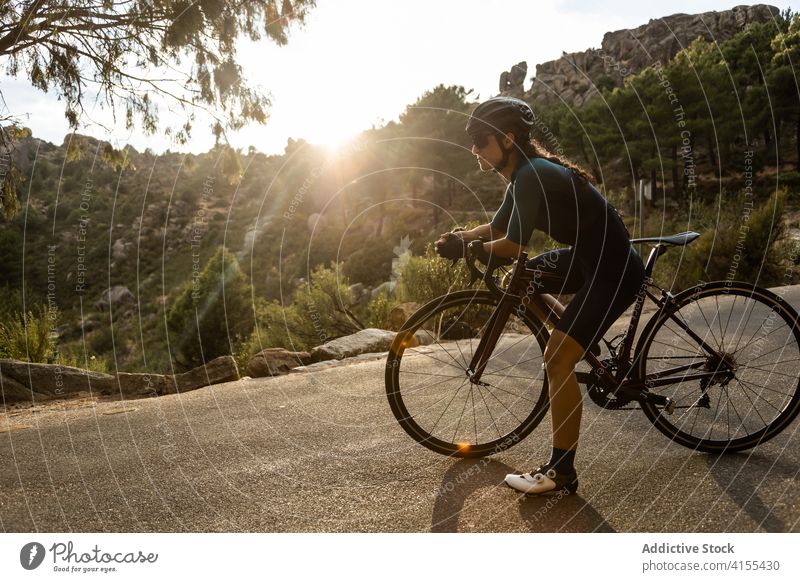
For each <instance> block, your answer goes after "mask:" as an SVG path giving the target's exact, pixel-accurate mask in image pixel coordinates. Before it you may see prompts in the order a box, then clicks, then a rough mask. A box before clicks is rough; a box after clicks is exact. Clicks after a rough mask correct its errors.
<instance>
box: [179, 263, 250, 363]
mask: <svg viewBox="0 0 800 582" xmlns="http://www.w3.org/2000/svg"><path fill="white" fill-rule="evenodd" d="M251 299H252V286H251V285H250V283H249V282H248V280H247V277H246V276H245V275H244V273H242V270H241V269H240V268H239V263H238V261H237V260H236V257H234V256H233V255H232V254H231V253H230V252H229V251H228V250H226V249H225V248H224V247H220V248H219V249H217V252H216V253H214V255H213V256H212V257H211V259H209V261H208V263H207V264H206V266H205V268H204V269H203V271H202V272H201V273H199V274H198V275H197V276H196V277H195V278H194V279H193V280H191V281H187V282H186V283H185V284H184V286H183V289H182V290H181V292H180V293H179V295H178V296H177V298H176V299H175V302H174V303H173V305H172V307H171V308H170V310H169V314H168V317H167V327H168V329H169V334H170V341H171V344H172V346H173V348H174V354H173V358H174V360H175V361H176V362H177V363H178V364H179V365H180V366H182V367H185V368H194V367H197V366H201V365H203V364H204V363H205V362H208V361H209V360H213V359H214V358H217V357H219V356H224V355H228V354H230V353H231V352H232V351H233V349H234V348H233V344H235V343H238V342H239V341H242V340H243V339H244V338H247V337H248V336H249V335H250V333H251V332H252V330H253V326H254V315H253V307H252V303H251Z"/></svg>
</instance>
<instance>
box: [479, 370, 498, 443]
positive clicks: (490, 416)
mask: <svg viewBox="0 0 800 582" xmlns="http://www.w3.org/2000/svg"><path fill="white" fill-rule="evenodd" d="M477 386H478V394H480V395H481V400H483V405H484V406H485V407H486V412H488V413H489V418H491V419H492V426H493V427H494V429H495V430H496V431H497V438H498V439H502V438H503V435H502V434H500V429H499V428H498V427H497V421H496V420H495V419H494V415H492V409H491V408H489V405H488V404H487V403H486V398H484V397H483V391H482V390H481V386H480V384H477ZM475 440H476V441H477V438H476V439H475Z"/></svg>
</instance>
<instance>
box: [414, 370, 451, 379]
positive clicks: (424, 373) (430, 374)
mask: <svg viewBox="0 0 800 582" xmlns="http://www.w3.org/2000/svg"><path fill="white" fill-rule="evenodd" d="M400 373H401V374H421V375H424V376H441V377H442V378H454V379H456V380H458V379H460V378H463V377H464V376H463V375H462V376H448V375H447V374H437V373H435V372H414V371H413V370H401V371H400Z"/></svg>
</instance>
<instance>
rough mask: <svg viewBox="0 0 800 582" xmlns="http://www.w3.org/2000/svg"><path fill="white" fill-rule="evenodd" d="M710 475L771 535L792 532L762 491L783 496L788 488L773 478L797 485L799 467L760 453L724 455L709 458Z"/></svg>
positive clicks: (743, 511) (707, 461)
mask: <svg viewBox="0 0 800 582" xmlns="http://www.w3.org/2000/svg"><path fill="white" fill-rule="evenodd" d="M706 463H707V464H708V472H709V474H710V475H711V476H712V477H713V478H714V479H715V480H716V481H717V483H719V485H720V487H721V488H722V490H723V492H724V493H725V494H726V495H727V496H728V497H729V498H730V499H731V500H732V501H733V502H734V503H736V505H738V506H739V508H740V513H745V514H746V515H748V516H749V517H750V519H752V520H753V521H755V522H756V523H757V524H759V527H761V528H763V529H764V531H767V532H786V531H790V529H791V526H790V525H789V524H787V523H786V522H784V521H783V520H781V519H780V518H779V517H778V516H777V515H775V514H774V513H773V507H774V503H775V499H774V498H773V499H771V500H770V501H768V502H765V500H764V499H763V497H762V496H761V495H759V491H770V492H771V493H772V494H773V497H774V496H775V495H774V494H777V495H781V494H784V493H785V491H783V489H784V488H785V487H786V486H785V485H783V486H778V487H774V486H772V485H771V480H770V477H772V478H779V479H781V480H786V482H788V483H793V482H795V481H796V479H797V467H794V466H791V465H788V464H786V463H784V462H783V461H782V460H781V459H780V457H779V458H777V459H775V458H774V457H772V456H766V455H763V454H760V453H758V452H752V453H751V452H744V453H734V454H728V455H724V456H715V455H708V456H707V457H706Z"/></svg>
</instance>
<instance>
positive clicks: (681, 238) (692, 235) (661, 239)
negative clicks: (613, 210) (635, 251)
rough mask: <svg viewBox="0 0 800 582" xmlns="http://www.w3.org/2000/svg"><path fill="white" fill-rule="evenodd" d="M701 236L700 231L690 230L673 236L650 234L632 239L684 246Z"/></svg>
mask: <svg viewBox="0 0 800 582" xmlns="http://www.w3.org/2000/svg"><path fill="white" fill-rule="evenodd" d="M699 236H700V234H699V233H697V232H692V231H691V230H689V231H687V232H682V233H680V234H673V235H672V236H649V237H645V238H633V239H631V243H632V244H635V243H656V244H659V245H676V246H681V247H682V246H685V245H688V244H689V243H690V242H692V241H694V240H695V239H696V238H697V237H699Z"/></svg>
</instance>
